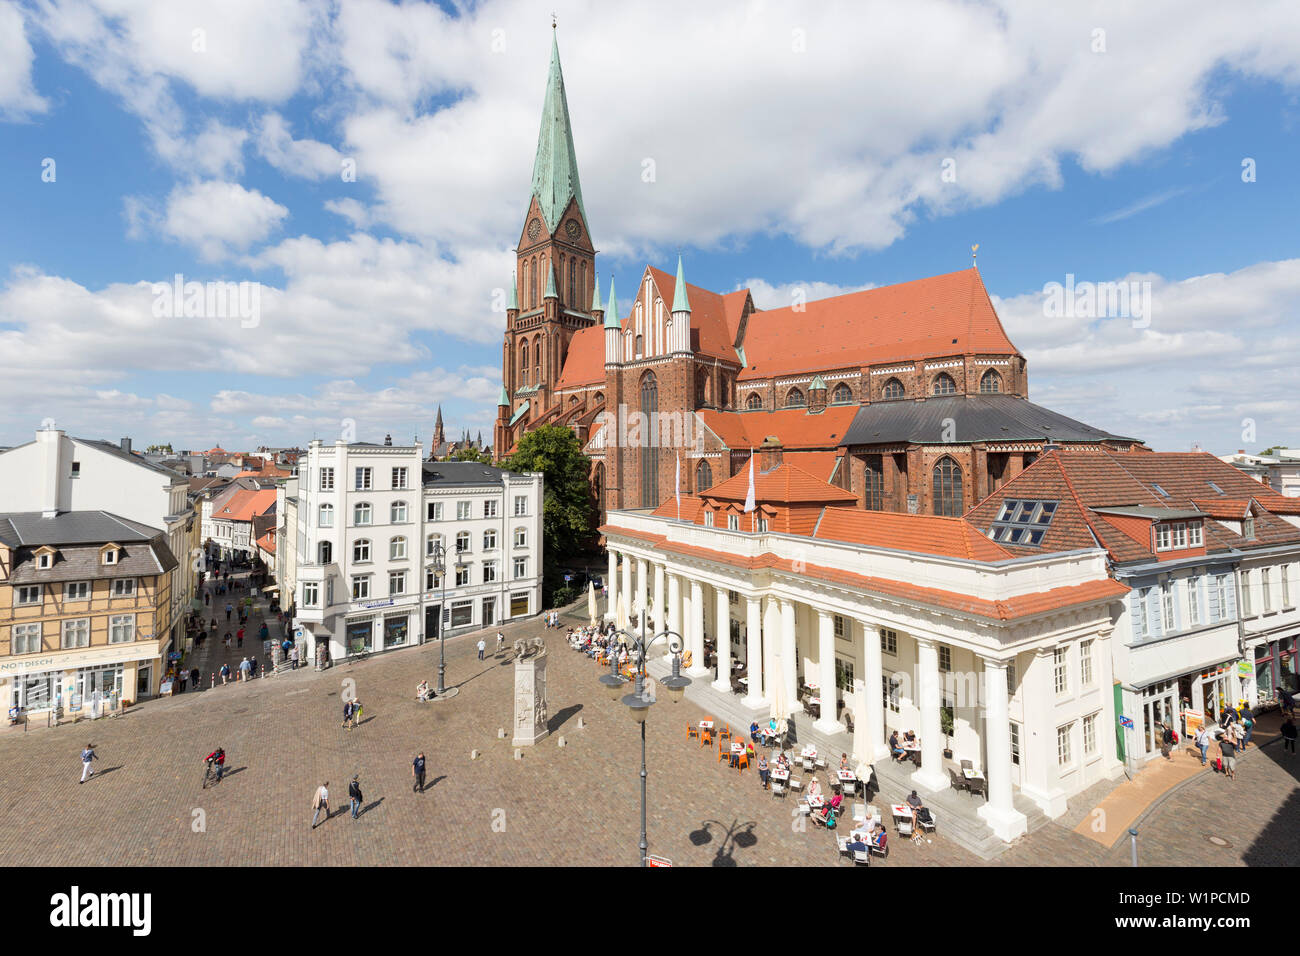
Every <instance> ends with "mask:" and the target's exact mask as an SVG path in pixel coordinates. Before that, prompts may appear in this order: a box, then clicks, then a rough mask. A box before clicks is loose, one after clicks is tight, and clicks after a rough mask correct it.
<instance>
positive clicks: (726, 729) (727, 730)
mask: <svg viewBox="0 0 1300 956" xmlns="http://www.w3.org/2000/svg"><path fill="white" fill-rule="evenodd" d="M723 737H726V738H727V739H728V740H730V739H731V724H723V725H722V729H721V730H720V731H718V743H722V738H723Z"/></svg>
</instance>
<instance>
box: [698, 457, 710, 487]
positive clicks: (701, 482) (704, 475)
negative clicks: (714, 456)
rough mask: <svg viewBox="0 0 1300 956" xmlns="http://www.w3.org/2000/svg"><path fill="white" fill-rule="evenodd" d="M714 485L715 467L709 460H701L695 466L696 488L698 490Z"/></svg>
mask: <svg viewBox="0 0 1300 956" xmlns="http://www.w3.org/2000/svg"><path fill="white" fill-rule="evenodd" d="M712 487H713V469H712V468H710V467H709V463H708V462H707V461H703V460H701V461H700V463H699V464H698V465H696V466H695V490H696V491H697V492H700V491H704V490H705V489H708V488H712Z"/></svg>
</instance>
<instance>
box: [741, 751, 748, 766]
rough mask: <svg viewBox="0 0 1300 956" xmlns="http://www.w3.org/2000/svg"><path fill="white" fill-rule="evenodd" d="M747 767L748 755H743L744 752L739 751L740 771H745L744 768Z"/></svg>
mask: <svg viewBox="0 0 1300 956" xmlns="http://www.w3.org/2000/svg"><path fill="white" fill-rule="evenodd" d="M748 766H749V754H747V753H745V752H744V751H741V754H740V769H741V770H744V769H745V768H746V767H748Z"/></svg>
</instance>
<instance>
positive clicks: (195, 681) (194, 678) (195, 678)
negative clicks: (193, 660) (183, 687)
mask: <svg viewBox="0 0 1300 956" xmlns="http://www.w3.org/2000/svg"><path fill="white" fill-rule="evenodd" d="M190 684H191V685H192V686H193V687H194V689H195V690H198V689H199V669H198V668H197V667H191V668H190Z"/></svg>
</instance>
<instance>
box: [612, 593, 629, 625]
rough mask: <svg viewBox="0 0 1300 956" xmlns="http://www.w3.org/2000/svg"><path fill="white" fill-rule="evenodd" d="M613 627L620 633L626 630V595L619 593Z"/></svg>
mask: <svg viewBox="0 0 1300 956" xmlns="http://www.w3.org/2000/svg"><path fill="white" fill-rule="evenodd" d="M614 626H615V627H616V628H618V629H619V630H620V631H626V630H627V595H626V594H623V593H621V592H620V593H619V596H618V605H617V606H616V608H615V610H614Z"/></svg>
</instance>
